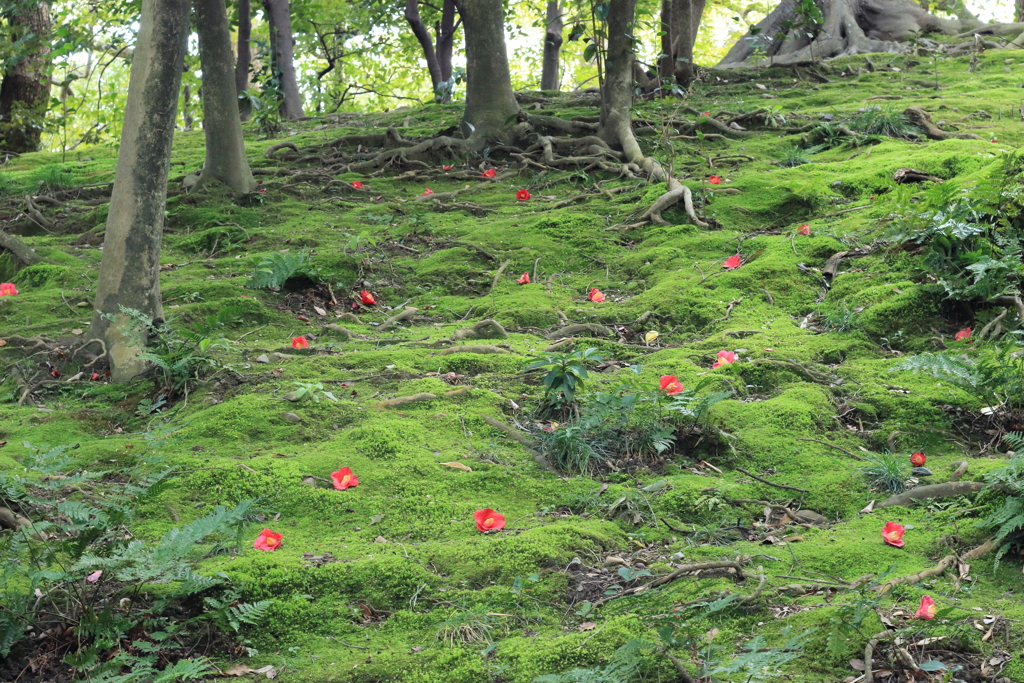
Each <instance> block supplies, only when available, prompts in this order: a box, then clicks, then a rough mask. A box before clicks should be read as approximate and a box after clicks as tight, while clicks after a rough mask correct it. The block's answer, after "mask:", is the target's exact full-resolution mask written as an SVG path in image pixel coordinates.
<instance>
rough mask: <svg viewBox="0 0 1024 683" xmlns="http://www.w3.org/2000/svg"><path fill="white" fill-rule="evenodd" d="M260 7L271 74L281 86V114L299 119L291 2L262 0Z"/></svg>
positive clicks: (300, 111) (299, 100) (299, 107)
mask: <svg viewBox="0 0 1024 683" xmlns="http://www.w3.org/2000/svg"><path fill="white" fill-rule="evenodd" d="M263 9H264V11H265V12H266V14H267V21H268V22H269V24H270V55H271V59H272V60H273V68H274V74H275V75H276V76H277V80H278V87H280V88H281V104H280V111H281V116H283V117H285V118H286V119H291V120H293V121H294V120H295V119H301V118H302V117H303V116H304V114H303V111H302V95H301V94H300V93H299V82H298V79H297V78H296V76H295V37H294V36H293V35H292V14H291V5H290V4H289V2H288V0H263Z"/></svg>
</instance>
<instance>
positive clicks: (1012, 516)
mask: <svg viewBox="0 0 1024 683" xmlns="http://www.w3.org/2000/svg"><path fill="white" fill-rule="evenodd" d="M1003 438H1004V439H1005V440H1006V441H1007V443H1010V444H1011V445H1013V446H1014V448H1017V447H1018V446H1021V445H1024V435H1022V434H1020V433H1018V432H1010V433H1008V434H1006V435H1005V436H1004V437H1003ZM985 481H986V482H987V483H988V485H989V488H994V487H998V488H1000V489H1001V490H1003V491H1006V492H1007V493H1009V494H1010V495H1009V496H1007V497H1006V499H1005V500H1004V501H1003V505H1002V507H1000V508H999V509H998V510H996V511H994V512H992V513H991V514H989V516H988V517H986V518H985V519H983V520H981V521H980V522H978V526H979V527H981V528H982V529H984V530H985V531H987V532H989V533H991V534H992V540H993V542H995V543H997V544H998V549H997V550H996V557H995V559H996V563H997V565H998V562H999V560H1000V559H1001V558H1002V557H1003V556H1004V555H1005V554H1006V553H1007V552H1010V551H1019V550H1020V549H1021V547H1024V455H1015V456H1014V457H1012V458H1010V459H1009V460H1007V461H1006V464H1005V465H1003V466H1002V467H1000V468H998V469H994V470H992V471H991V472H989V473H988V474H986V475H985Z"/></svg>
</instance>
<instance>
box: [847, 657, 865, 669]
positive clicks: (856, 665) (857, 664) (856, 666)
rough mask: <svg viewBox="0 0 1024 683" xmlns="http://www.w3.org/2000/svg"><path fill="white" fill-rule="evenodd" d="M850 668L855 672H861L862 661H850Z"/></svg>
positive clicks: (862, 667)
mask: <svg viewBox="0 0 1024 683" xmlns="http://www.w3.org/2000/svg"><path fill="white" fill-rule="evenodd" d="M850 666H851V667H853V668H854V669H856V670H857V671H863V670H864V660H863V659H851V660H850Z"/></svg>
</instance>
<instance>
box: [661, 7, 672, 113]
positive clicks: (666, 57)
mask: <svg viewBox="0 0 1024 683" xmlns="http://www.w3.org/2000/svg"><path fill="white" fill-rule="evenodd" d="M672 4H673V2H672V0H661V26H659V27H658V28H659V30H660V31H661V56H660V57H659V58H658V79H659V80H660V81H661V83H660V85H661V87H662V88H663V90H662V95H667V94H668V91H667V90H664V88H665V86H666V85H667V84H668V83H671V82H672V80H673V79H674V78H675V59H674V58H673V56H672Z"/></svg>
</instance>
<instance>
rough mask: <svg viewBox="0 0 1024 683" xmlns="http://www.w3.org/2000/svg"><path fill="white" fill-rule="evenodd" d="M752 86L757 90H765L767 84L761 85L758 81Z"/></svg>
mask: <svg viewBox="0 0 1024 683" xmlns="http://www.w3.org/2000/svg"><path fill="white" fill-rule="evenodd" d="M754 87H756V88H757V89H758V90H767V89H768V86H765V85H761V84H760V83H755V84H754Z"/></svg>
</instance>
